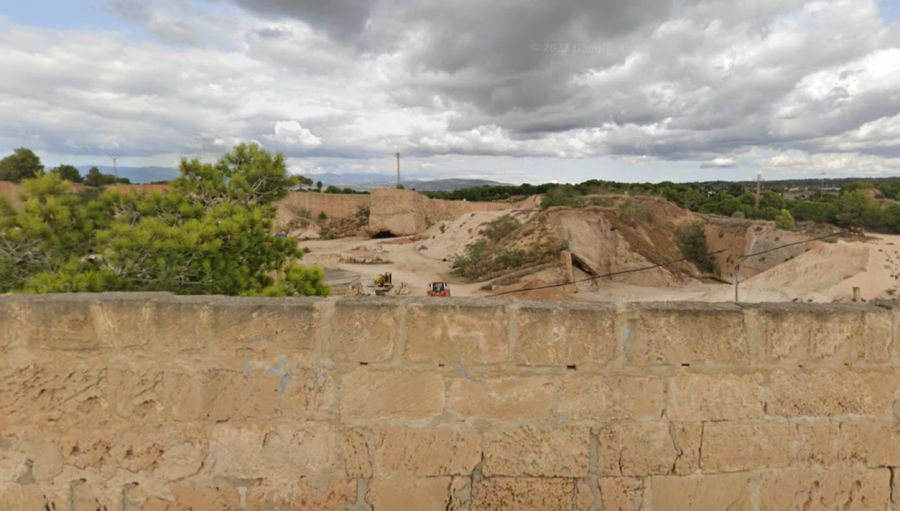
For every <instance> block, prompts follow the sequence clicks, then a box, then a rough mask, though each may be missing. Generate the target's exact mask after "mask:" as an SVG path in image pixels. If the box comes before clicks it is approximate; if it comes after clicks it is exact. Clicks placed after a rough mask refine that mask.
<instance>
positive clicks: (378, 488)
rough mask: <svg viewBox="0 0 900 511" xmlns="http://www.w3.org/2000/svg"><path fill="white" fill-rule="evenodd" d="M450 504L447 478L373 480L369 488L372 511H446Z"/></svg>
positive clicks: (448, 479) (448, 480)
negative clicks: (396, 510) (390, 510)
mask: <svg viewBox="0 0 900 511" xmlns="http://www.w3.org/2000/svg"><path fill="white" fill-rule="evenodd" d="M449 501H450V478H449V477H427V478H403V477H390V478H376V479H373V480H372V484H371V486H370V487H369V502H370V503H371V504H372V506H373V507H374V508H375V509H416V510H422V511H428V510H434V511H445V510H446V509H447V504H448V503H449Z"/></svg>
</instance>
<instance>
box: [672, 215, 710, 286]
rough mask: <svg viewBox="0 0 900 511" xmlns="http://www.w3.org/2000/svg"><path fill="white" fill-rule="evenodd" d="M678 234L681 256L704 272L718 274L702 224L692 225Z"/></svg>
mask: <svg viewBox="0 0 900 511" xmlns="http://www.w3.org/2000/svg"><path fill="white" fill-rule="evenodd" d="M676 234H677V237H678V245H679V246H680V247H681V254H682V255H683V256H684V257H685V258H686V259H687V260H688V261H690V262H692V263H694V264H695V265H697V268H699V269H700V271H702V272H705V273H716V262H715V260H713V258H712V256H710V255H709V246H708V245H707V244H706V235H705V234H703V224H701V223H700V222H697V223H693V224H690V225H688V226H685V227H682V228H681V229H679V230H678V231H677V233H676Z"/></svg>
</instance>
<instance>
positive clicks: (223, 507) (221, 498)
mask: <svg viewBox="0 0 900 511" xmlns="http://www.w3.org/2000/svg"><path fill="white" fill-rule="evenodd" d="M172 493H173V494H174V496H175V502H174V505H171V506H168V507H150V508H149V509H147V510H146V511H150V510H151V509H152V510H154V511H156V510H163V511H193V510H195V509H215V510H217V511H238V510H241V509H242V506H241V495H240V493H238V490H237V488H234V487H231V486H225V485H222V486H207V487H203V486H187V485H185V486H179V487H177V488H175V489H174V490H173V491H172ZM157 502H159V501H157ZM151 505H152V504H151Z"/></svg>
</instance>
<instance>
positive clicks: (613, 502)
mask: <svg viewBox="0 0 900 511" xmlns="http://www.w3.org/2000/svg"><path fill="white" fill-rule="evenodd" d="M600 495H601V499H602V502H603V507H601V509H603V510H604V511H640V510H642V509H644V480H643V479H639V478H636V477H601V478H600Z"/></svg>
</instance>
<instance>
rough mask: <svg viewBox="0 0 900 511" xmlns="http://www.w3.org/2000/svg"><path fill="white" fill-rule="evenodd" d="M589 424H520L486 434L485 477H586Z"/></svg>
mask: <svg viewBox="0 0 900 511" xmlns="http://www.w3.org/2000/svg"><path fill="white" fill-rule="evenodd" d="M589 445H590V431H589V430H588V428H587V427H572V426H569V427H549V428H536V427H533V426H518V427H505V428H494V429H492V430H490V431H488V432H486V433H485V434H484V464H483V465H482V468H481V470H482V472H483V473H484V474H485V475H486V476H533V477H583V476H586V475H587V473H588V465H589V463H590V456H589V452H588V451H589V450H590V449H589Z"/></svg>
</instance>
